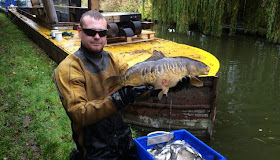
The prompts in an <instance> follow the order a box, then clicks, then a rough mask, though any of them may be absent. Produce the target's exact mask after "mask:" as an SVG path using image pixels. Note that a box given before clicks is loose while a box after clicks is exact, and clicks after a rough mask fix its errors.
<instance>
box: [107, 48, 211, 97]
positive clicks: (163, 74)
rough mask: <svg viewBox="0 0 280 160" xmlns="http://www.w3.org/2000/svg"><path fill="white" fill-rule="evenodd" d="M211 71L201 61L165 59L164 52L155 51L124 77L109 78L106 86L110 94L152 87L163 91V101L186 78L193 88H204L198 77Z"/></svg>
mask: <svg viewBox="0 0 280 160" xmlns="http://www.w3.org/2000/svg"><path fill="white" fill-rule="evenodd" d="M209 70H210V67H209V66H207V65H206V64H204V63H202V62H200V61H197V60H193V59H190V58H187V57H165V56H164V55H163V53H162V52H160V51H156V50H154V51H153V55H152V56H151V57H150V58H148V59H147V60H146V61H144V62H140V63H137V64H135V65H134V66H132V67H131V68H129V69H128V70H127V71H126V72H125V74H123V75H116V76H111V77H109V78H107V79H106V80H105V81H104V85H105V86H107V87H108V88H109V94H112V93H114V92H115V91H117V90H118V89H120V88H121V87H123V86H140V85H152V86H153V87H154V89H162V91H161V92H159V94H158V99H161V98H162V96H163V94H165V95H167V92H168V90H169V88H171V87H174V86H176V84H177V83H178V81H179V80H181V79H182V78H183V77H185V76H188V77H189V78H190V84H192V85H193V86H196V87H202V86H203V83H202V81H200V80H199V79H198V78H197V77H196V76H198V75H207V74H208V72H209Z"/></svg>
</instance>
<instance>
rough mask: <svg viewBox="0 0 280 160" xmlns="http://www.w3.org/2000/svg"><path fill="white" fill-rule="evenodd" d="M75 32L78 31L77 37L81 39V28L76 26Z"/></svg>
mask: <svg viewBox="0 0 280 160" xmlns="http://www.w3.org/2000/svg"><path fill="white" fill-rule="evenodd" d="M77 31H78V34H79V37H80V38H81V36H82V32H83V31H82V27H81V26H78V27H77Z"/></svg>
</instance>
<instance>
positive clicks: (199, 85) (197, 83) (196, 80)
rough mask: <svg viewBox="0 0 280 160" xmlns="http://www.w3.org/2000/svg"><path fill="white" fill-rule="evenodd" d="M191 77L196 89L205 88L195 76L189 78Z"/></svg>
mask: <svg viewBox="0 0 280 160" xmlns="http://www.w3.org/2000/svg"><path fill="white" fill-rule="evenodd" d="M189 77H190V83H191V85H193V86H196V87H202V86H203V83H202V81H201V80H199V79H198V78H196V77H195V76H189Z"/></svg>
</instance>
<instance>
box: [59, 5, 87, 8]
mask: <svg viewBox="0 0 280 160" xmlns="http://www.w3.org/2000/svg"><path fill="white" fill-rule="evenodd" d="M54 6H55V7H60V8H76V9H88V8H87V7H77V6H60V5H54Z"/></svg>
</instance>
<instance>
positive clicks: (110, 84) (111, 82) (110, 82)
mask: <svg viewBox="0 0 280 160" xmlns="http://www.w3.org/2000/svg"><path fill="white" fill-rule="evenodd" d="M122 77H123V75H116V76H111V77H109V78H107V79H106V80H105V81H104V82H103V85H104V86H105V87H107V88H108V91H109V95H111V94H112V93H114V92H116V91H117V90H119V89H120V88H122V87H123V85H122V84H121V82H122Z"/></svg>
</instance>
